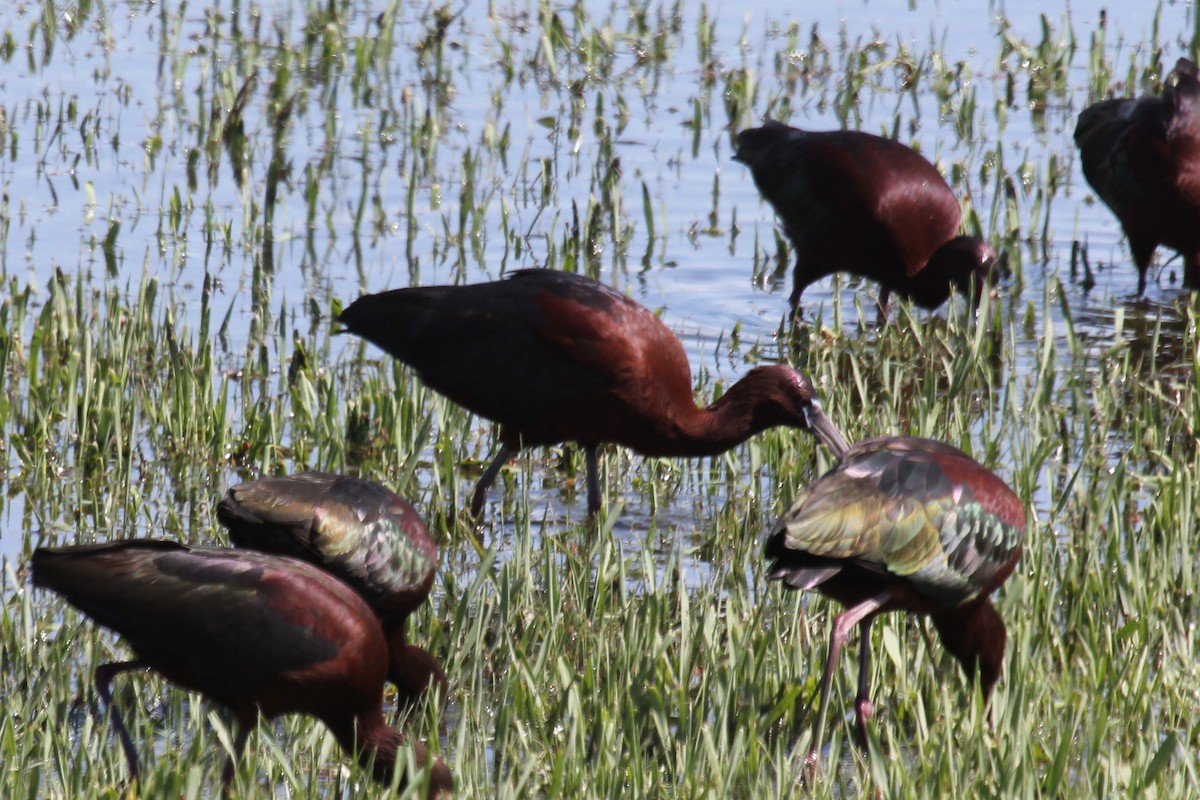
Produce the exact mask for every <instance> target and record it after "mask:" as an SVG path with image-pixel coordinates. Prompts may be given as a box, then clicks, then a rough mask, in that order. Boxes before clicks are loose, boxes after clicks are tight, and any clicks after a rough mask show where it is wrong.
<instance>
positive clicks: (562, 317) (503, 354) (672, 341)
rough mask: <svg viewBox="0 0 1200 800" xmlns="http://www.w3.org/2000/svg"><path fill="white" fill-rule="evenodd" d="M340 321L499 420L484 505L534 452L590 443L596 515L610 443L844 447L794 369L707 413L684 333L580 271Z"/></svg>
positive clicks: (655, 450)
mask: <svg viewBox="0 0 1200 800" xmlns="http://www.w3.org/2000/svg"><path fill="white" fill-rule="evenodd" d="M339 319H340V321H341V322H342V324H343V325H345V326H346V328H347V329H348V330H349V331H350V332H351V333H355V334H357V335H359V336H362V337H364V338H366V339H367V340H369V341H371V342H374V343H375V344H377V345H379V346H380V347H382V348H383V349H384V350H386V351H387V352H388V353H390V354H392V355H393V356H395V357H396V358H398V359H400V360H401V361H403V362H404V363H406V364H408V365H409V366H411V367H412V368H413V369H415V370H416V371H417V374H418V375H420V376H421V379H422V380H424V381H425V383H427V384H428V385H429V386H430V387H432V388H433V389H435V390H437V391H439V392H441V393H442V394H444V395H445V396H446V397H448V398H450V399H451V400H453V401H454V402H456V403H458V404H459V405H462V406H464V407H466V408H467V409H469V410H471V411H473V412H474V413H476V414H478V415H479V416H481V417H484V418H486V419H490V420H493V421H495V422H498V423H500V442H501V447H500V451H499V453H498V454H497V455H496V457H495V458H493V459H492V461H491V463H490V464H489V465H488V467H487V469H486V470H485V471H484V473H483V476H482V477H480V479H479V482H478V483H477V484H476V487H475V493H474V496H473V498H472V501H471V512H472V513H473V514H478V513H479V512H480V511H481V510H482V508H483V503H484V500H485V499H486V493H487V489H488V487H489V486H490V485H491V484H492V482H493V481H494V480H495V478H496V475H497V473H499V471H500V468H501V467H502V466H503V465H504V463H505V462H506V461H507V460H508V458H509V457H510V456H511V455H512V454H513V453H514V452H516V451H517V450H518V449H520V448H522V447H532V446H538V445H550V444H557V443H559V442H564V441H574V442H578V443H580V444H581V445H582V446H583V448H584V453H585V455H586V457H587V478H588V511H589V512H590V513H595V512H596V511H598V510H599V508H600V479H599V474H598V469H597V465H596V449H597V447H598V446H599V445H601V444H604V443H607V442H611V443H613V444H619V445H623V446H625V447H628V448H630V449H631V450H634V451H635V452H638V453H641V454H642V455H648V456H685V457H694V456H706V455H716V454H718V453H722V452H724V451H726V450H728V449H730V448H731V447H734V446H736V445H738V444H740V443H741V442H743V441H745V440H746V439H748V438H749V437H750V436H752V435H754V434H755V433H758V432H760V431H763V430H766V429H767V428H771V427H774V426H777V425H790V426H792V427H796V428H801V429H804V430H809V431H811V432H812V433H814V434H815V435H816V436H818V437H819V438H820V439H822V441H825V442H826V443H827V444H830V443H831V442H832V444H831V445H830V446H838V445H840V446H842V447H844V443H842V441H841V436H840V435H839V434H838V433H837V431H836V430H835V429H834V428H833V426H832V424H830V423H829V422H828V420H827V419H826V418H825V416H824V414H823V413H822V411H821V405H820V403H819V402H818V400H817V397H816V391H815V389H814V388H813V385H812V382H811V381H809V379H808V378H807V377H805V376H804V375H803V374H801V373H799V372H797V371H796V370H794V369H792V368H791V367H788V366H784V365H771V366H762V367H756V368H754V369H752V370H750V372H748V373H747V374H746V375H745V376H744V377H743V378H742V379H741V380H739V381H738V382H737V383H735V384H733V385H732V386H730V387H729V390H728V391H726V392H725V394H724V395H722V396H721V397H720V398H719V399H717V400H716V401H715V402H713V403H712V405H710V406H708V407H707V408H698V407H697V406H696V401H695V398H694V396H693V394H692V374H691V370H690V368H689V366H688V360H687V355H686V354H685V353H684V350H683V345H681V344H680V343H679V339H678V338H676V336H675V334H674V333H672V332H671V330H670V329H669V328H667V326H666V325H664V324H663V323H662V321H661V320H659V318H658V317H657V316H655V315H654V314H653V313H651V312H650V311H649V310H648V309H646V308H645V307H644V306H642V305H641V304H640V303H637V302H636V301H634V300H632V299H630V298H628V297H626V296H625V295H623V294H621V293H620V292H616V291H614V290H612V289H610V288H609V287H607V286H605V285H604V284H602V283H599V282H597V281H594V280H592V279H590V278H585V277H583V276H580V275H573V274H569V273H564V272H558V271H555V270H546V269H534V270H521V271H518V272H516V273H513V274H512V275H511V276H509V277H508V278H507V279H505V280H500V281H494V282H491V283H479V284H472V285H468V286H428V287H422V288H411V289H396V290H393V291H390V292H382V293H380V294H371V295H365V296H363V297H360V298H358V299H357V300H355V301H354V302H353V303H351V304H350V306H349V307H348V308H346V310H345V311H343V312H342V315H341V317H340V318H339Z"/></svg>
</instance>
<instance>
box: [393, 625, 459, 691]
mask: <svg viewBox="0 0 1200 800" xmlns="http://www.w3.org/2000/svg"><path fill="white" fill-rule="evenodd" d="M388 653H389V660H390V664H389V665H388V680H390V681H391V682H392V683H394V684H395V685H396V689H397V690H398V691H399V698H398V700H399V701H400V702H401V703H405V704H413V703H416V702H417V701H418V700H420V698H421V696H422V695H424V694H425V693H426V692H429V691H432V690H434V689H436V690H438V692H439V696H440V697H441V698H442V699H443V700H444V699H445V698H446V673H445V671H444V670H443V669H442V665H441V664H439V663H438V661H437V659H436V658H434V657H433V654H432V653H430V652H429V651H428V650H425V649H423V648H420V647H417V646H415V645H411V644H405V643H404V629H403V627H400V628H399V629H398V630H395V631H393V632H392V635H391V637H390V641H389V643H388Z"/></svg>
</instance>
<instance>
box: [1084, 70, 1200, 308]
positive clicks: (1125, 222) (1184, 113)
mask: <svg viewBox="0 0 1200 800" xmlns="http://www.w3.org/2000/svg"><path fill="white" fill-rule="evenodd" d="M1174 74H1175V85H1174V86H1172V87H1169V88H1168V89H1166V90H1165V91H1164V92H1163V95H1162V97H1139V98H1136V99H1133V98H1123V99H1114V100H1102V101H1100V102H1099V103H1095V104H1093V105H1090V106H1088V107H1087V108H1085V109H1084V110H1083V112H1082V113H1081V114H1080V115H1079V122H1078V123H1077V124H1076V125H1075V144H1076V145H1077V146H1078V147H1079V157H1080V161H1082V162H1083V175H1084V177H1085V178H1087V182H1088V183H1089V184H1091V186H1092V188H1093V189H1095V190H1096V194H1097V195H1099V196H1100V199H1101V200H1103V201H1104V204H1105V205H1107V206H1108V207H1109V208H1110V209H1112V212H1113V213H1114V214H1115V215H1116V216H1117V219H1118V220H1120V222H1121V229H1122V230H1123V231H1124V232H1125V237H1126V238H1127V239H1128V240H1129V249H1130V250H1131V251H1132V252H1133V261H1134V264H1136V265H1137V269H1138V295H1139V296H1140V295H1141V294H1142V293H1144V292H1145V291H1146V271H1147V270H1148V269H1149V268H1150V259H1151V258H1152V257H1153V256H1154V250H1155V248H1156V247H1158V245H1160V244H1161V245H1166V246H1167V247H1170V248H1171V249H1173V250H1177V251H1179V254H1180V255H1182V256H1183V282H1184V284H1185V285H1187V286H1190V287H1192V288H1193V289H1197V288H1200V107H1198V104H1200V81H1198V80H1197V79H1196V65H1195V64H1194V63H1192V62H1191V61H1189V60H1188V59H1186V58H1181V59H1179V61H1178V63H1177V64H1176V65H1175V73H1174Z"/></svg>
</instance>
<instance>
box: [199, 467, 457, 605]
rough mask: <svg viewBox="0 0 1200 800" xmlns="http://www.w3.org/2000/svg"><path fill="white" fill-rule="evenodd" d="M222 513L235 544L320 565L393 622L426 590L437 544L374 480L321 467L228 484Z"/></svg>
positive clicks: (403, 504) (409, 508) (417, 517)
mask: <svg viewBox="0 0 1200 800" xmlns="http://www.w3.org/2000/svg"><path fill="white" fill-rule="evenodd" d="M217 519H218V520H219V521H220V522H221V524H222V525H224V526H225V527H226V528H227V529H228V530H229V537H230V539H231V540H232V541H233V543H234V544H235V545H237V546H238V547H245V548H250V549H253V550H261V551H263V552H269V553H277V554H280V555H290V556H294V557H296V558H301V559H303V560H305V561H308V562H310V563H313V564H316V565H317V566H319V567H322V568H324V569H326V570H329V571H330V572H332V573H333V574H335V575H337V576H338V577H339V578H341V579H342V580H344V581H346V583H348V584H350V585H351V586H352V587H353V588H355V589H357V590H358V591H359V592H360V593H361V594H362V595H363V597H364V598H366V600H367V602H368V603H370V605H371V606H372V607H373V608H375V609H376V611H377V612H379V614H380V617H381V618H383V619H385V620H390V619H392V618H396V617H403V616H406V615H408V614H410V613H411V612H412V611H414V610H415V609H416V608H417V607H418V606H420V604H421V603H422V602H424V601H425V599H426V598H427V597H428V596H429V589H430V587H431V586H432V583H433V577H434V572H435V571H436V569H437V548H436V546H435V545H434V543H433V539H432V538H431V537H430V535H429V530H428V529H427V528H426V527H425V523H424V522H423V521H422V520H421V517H420V515H419V514H418V513H417V511H416V509H414V508H413V507H412V506H411V505H410V504H409V503H407V502H406V501H405V500H403V499H402V498H401V497H399V496H398V495H396V494H395V493H393V492H391V491H390V490H388V489H386V488H385V487H383V486H380V485H379V484H377V483H374V482H372V481H367V480H362V479H360V478H353V477H349V476H344V475H331V474H328V473H323V472H302V473H299V474H296V475H289V476H286V477H278V478H261V479H259V480H256V481H251V482H249V483H243V484H239V485H237V486H232V487H230V489H229V491H228V492H227V493H226V494H225V497H224V498H222V500H221V502H220V504H219V505H218V506H217Z"/></svg>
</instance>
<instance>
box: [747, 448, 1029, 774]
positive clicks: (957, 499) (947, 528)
mask: <svg viewBox="0 0 1200 800" xmlns="http://www.w3.org/2000/svg"><path fill="white" fill-rule="evenodd" d="M1024 538H1025V506H1024V504H1022V502H1021V500H1020V498H1018V497H1017V495H1016V493H1014V492H1013V491H1012V489H1010V488H1009V487H1008V486H1007V485H1006V484H1005V483H1004V481H1002V480H1001V479H1000V478H998V477H997V476H996V475H995V474H994V473H992V472H991V471H989V470H988V469H986V468H984V467H983V466H981V465H980V464H979V463H977V462H976V461H975V460H974V459H972V458H971V457H970V456H968V455H967V454H966V453H964V452H962V451H961V450H959V449H958V448H956V447H952V446H950V445H948V444H944V443H943V442H938V441H934V440H931V439H916V438H907V437H891V438H880V439H868V440H866V441H863V442H859V443H858V444H856V445H854V446H853V447H851V448H850V449H849V450H848V451H846V452H845V453H844V454H843V455H842V456H841V460H840V462H839V463H838V465H837V466H835V467H834V468H833V469H832V470H830V471H829V472H828V473H826V474H825V475H824V476H822V477H821V478H819V479H818V480H817V481H816V482H815V483H814V484H813V485H812V486H810V487H809V488H808V489H806V490H805V491H803V492H801V493H800V495H799V496H798V497H797V498H796V499H795V501H794V502H793V503H792V505H791V506H790V507H789V508H788V510H787V511H786V512H785V513H784V514H783V516H782V517H781V518H780V519H779V521H778V522H777V523H776V524H775V527H774V529H773V530H772V532H771V534H770V536H769V537H768V539H767V544H766V556H767V559H768V560H769V562H770V566H769V569H768V577H769V578H770V579H772V580H778V581H782V582H783V584H784V586H785V587H786V588H789V589H801V590H803V589H816V590H817V591H819V592H820V593H821V594H823V595H825V596H827V597H830V598H832V599H834V600H836V601H838V602H839V603H841V604H842V605H843V606H845V607H846V610H845V611H843V612H842V613H841V614H839V615H838V616H837V618H836V619H835V620H834V623H833V631H832V634H831V636H830V640H829V655H828V658H827V660H826V662H825V671H824V674H823V675H822V678H821V699H820V708H819V709H818V712H817V723H816V727H815V731H814V733H813V740H812V748H811V750H810V751H809V754H808V766H809V768H812V767H814V766H815V765H816V762H817V757H818V754H819V751H820V747H821V734H822V729H823V726H824V721H825V714H826V711H827V707H828V704H829V688H830V684H831V682H832V680H833V673H834V669H835V668H836V666H837V662H838V657H839V654H840V653H841V650H842V645H843V644H844V643H845V641H846V636H847V634H848V633H849V632H850V630H851V628H853V627H854V626H855V625H857V626H858V628H859V672H858V694H857V696H856V698H855V719H856V722H857V725H858V733H859V737H860V739H861V740H862V741H863V742H864V743H865V741H866V734H867V720H868V719H869V718H870V716H871V713H872V706H871V702H870V694H869V688H868V683H869V680H868V665H869V661H870V640H869V638H868V634H869V631H870V627H871V622H872V621H873V620H874V619H875V616H876V615H878V614H881V613H883V612H885V611H908V612H910V613H914V614H927V615H929V617H930V618H931V619H932V621H933V625H934V628H936V629H937V631H938V634H939V635H940V637H941V640H942V644H943V645H944V646H945V647H946V649H947V650H948V651H949V652H950V653H951V655H953V656H954V657H955V658H956V659H957V660H958V661H959V663H960V664H961V665H962V667H963V669H964V670H965V671H966V672H967V675H968V676H971V677H973V676H974V675H976V674H978V676H979V686H980V689H981V690H982V691H983V697H984V699H985V700H986V699H987V698H988V697H989V696H990V694H991V692H992V688H993V687H994V686H995V685H996V681H997V679H998V678H999V677H1000V668H1001V664H1002V662H1003V659H1004V645H1005V639H1006V632H1005V628H1004V621H1003V620H1002V619H1001V618H1000V615H999V613H997V611H996V608H995V607H994V606H993V605H992V602H991V600H990V599H989V595H990V594H991V593H992V592H993V591H994V590H995V589H996V588H997V587H998V586H1000V584H1001V583H1003V582H1004V580H1005V579H1006V578H1008V576H1009V574H1010V573H1011V572H1012V571H1013V568H1014V567H1015V566H1016V564H1017V559H1018V558H1019V557H1020V554H1021V544H1022V542H1023V540H1024Z"/></svg>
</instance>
